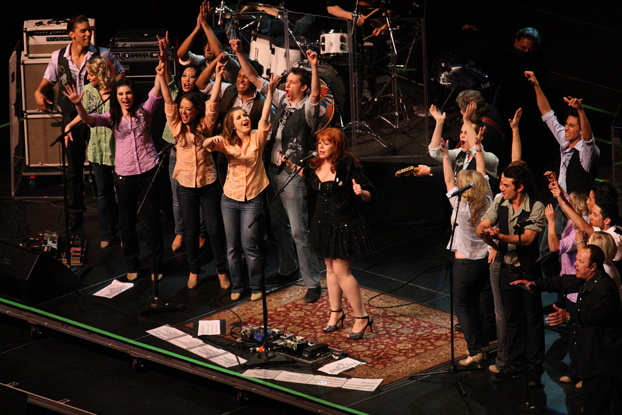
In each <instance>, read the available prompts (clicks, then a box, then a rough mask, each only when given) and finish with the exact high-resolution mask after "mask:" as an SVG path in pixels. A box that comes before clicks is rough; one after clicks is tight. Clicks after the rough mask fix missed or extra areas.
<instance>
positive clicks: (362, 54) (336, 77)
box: [214, 0, 417, 147]
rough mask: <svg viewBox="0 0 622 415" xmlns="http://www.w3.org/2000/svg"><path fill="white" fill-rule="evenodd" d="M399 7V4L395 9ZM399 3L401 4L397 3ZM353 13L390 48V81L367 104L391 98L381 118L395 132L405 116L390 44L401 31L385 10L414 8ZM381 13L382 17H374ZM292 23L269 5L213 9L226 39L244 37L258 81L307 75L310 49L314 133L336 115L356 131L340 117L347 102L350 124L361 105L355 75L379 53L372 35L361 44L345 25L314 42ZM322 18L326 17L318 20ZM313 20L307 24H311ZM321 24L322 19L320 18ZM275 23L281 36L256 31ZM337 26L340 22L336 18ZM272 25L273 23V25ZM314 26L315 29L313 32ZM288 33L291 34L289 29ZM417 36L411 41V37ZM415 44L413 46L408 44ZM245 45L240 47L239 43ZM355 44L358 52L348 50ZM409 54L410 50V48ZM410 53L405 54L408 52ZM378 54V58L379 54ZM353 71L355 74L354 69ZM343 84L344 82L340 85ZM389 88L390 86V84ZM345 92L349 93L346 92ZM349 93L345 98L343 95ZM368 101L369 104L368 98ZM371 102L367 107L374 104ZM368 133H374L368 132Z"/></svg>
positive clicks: (389, 2)
mask: <svg viewBox="0 0 622 415" xmlns="http://www.w3.org/2000/svg"><path fill="white" fill-rule="evenodd" d="M398 2H399V4H398ZM402 3H404V4H402ZM358 5H359V6H360V7H357V9H356V10H355V12H354V13H355V16H361V17H364V18H365V22H366V23H369V26H370V27H371V28H372V29H379V30H375V35H376V36H377V35H381V34H386V35H388V38H389V40H388V43H390V45H391V47H390V48H389V49H390V53H389V55H390V57H391V59H390V62H391V63H390V64H389V65H388V66H389V69H390V70H391V71H392V76H391V78H390V81H389V82H387V83H386V84H385V86H384V87H383V88H382V89H381V90H380V92H379V93H378V94H376V96H375V97H372V96H371V93H369V92H368V91H367V92H366V93H367V96H368V98H367V100H368V101H370V102H372V101H373V102H379V101H380V100H381V98H385V97H387V96H390V97H391V98H393V99H394V101H395V103H394V105H393V111H391V112H390V113H389V114H388V116H387V117H382V116H381V119H384V120H385V121H386V122H387V123H388V124H390V125H391V127H393V128H394V129H397V128H399V115H400V113H402V114H403V113H404V109H405V107H404V105H403V100H402V98H401V96H398V94H400V91H399V87H397V76H395V75H396V71H397V68H398V65H397V64H396V61H395V57H396V56H397V48H396V45H395V39H394V34H393V33H394V32H395V31H397V30H399V29H400V28H399V27H398V26H397V25H396V24H395V23H394V19H393V18H392V16H393V15H392V12H391V10H390V9H388V7H389V6H393V7H394V9H395V7H397V6H399V7H400V8H401V9H405V8H412V7H414V6H417V5H416V4H415V3H413V2H412V1H410V2H407V1H405V0H382V5H380V4H379V5H377V6H376V4H375V3H374V2H371V3H364V2H363V1H361V2H359V3H358ZM360 10H363V11H365V12H366V14H365V15H361V14H359V11H360ZM379 12H381V13H379ZM376 13H377V15H376V16H375V17H377V18H376V19H371V18H370V16H371V15H374V14H376ZM309 16H310V15H308V14H306V15H304V16H303V17H302V18H299V19H298V22H300V21H302V20H304V19H305V18H306V17H307V18H308V17H309ZM292 17H293V20H296V18H298V17H299V14H298V13H296V12H290V11H288V10H287V9H285V8H284V7H282V6H273V5H269V4H263V3H248V4H246V5H241V4H239V3H238V4H237V5H227V4H225V3H224V0H222V1H221V4H220V5H219V6H217V7H216V8H214V18H215V19H217V21H218V24H220V25H222V23H223V21H226V28H225V31H226V33H227V35H228V37H229V38H238V37H241V38H245V39H246V44H247V45H248V46H249V49H248V56H249V59H250V60H255V61H257V62H258V63H259V64H261V65H262V66H263V72H262V73H261V74H260V75H261V76H262V77H264V78H266V79H269V78H270V76H271V74H278V75H284V74H286V73H287V72H289V71H290V70H291V68H294V67H301V68H304V69H306V70H310V67H309V63H308V61H307V59H306V52H307V51H308V50H313V51H315V52H317V54H318V57H319V58H320V63H319V65H318V72H319V76H320V83H321V108H322V110H321V112H320V114H321V117H320V120H319V125H318V131H320V130H321V129H324V128H326V127H328V126H329V125H330V123H331V122H332V120H333V117H334V116H335V115H338V116H339V118H338V120H339V122H340V125H341V127H342V129H344V130H345V129H346V128H349V127H352V128H356V129H357V130H360V128H359V127H360V125H359V124H358V121H355V122H354V123H349V124H348V125H344V123H343V118H342V117H341V115H342V114H344V113H345V111H346V105H347V103H348V98H349V99H350V112H351V119H352V120H357V119H358V112H359V103H360V102H361V101H365V99H364V98H362V97H363V95H362V93H363V91H362V90H361V91H358V89H359V88H358V84H359V83H361V82H359V81H357V79H359V76H358V74H357V73H358V72H361V73H364V72H366V71H367V70H368V68H369V67H371V66H372V65H373V63H374V62H373V59H375V55H376V50H377V49H378V48H377V46H376V44H375V43H372V42H369V41H368V40H369V39H370V37H372V36H373V35H370V36H367V37H364V38H363V37H362V36H361V41H360V42H357V41H356V36H357V35H356V32H357V31H356V30H353V28H354V27H355V26H354V25H353V24H352V22H351V21H346V22H345V23H346V24H345V25H343V26H345V27H344V28H343V29H341V30H330V31H327V32H326V33H321V34H319V36H318V37H317V38H315V39H313V38H309V37H304V36H301V35H300V33H296V30H297V28H298V26H299V24H298V22H296V24H295V25H294V24H292V22H291V21H290V18H292ZM318 17H320V18H323V17H325V16H318ZM266 19H269V20H270V23H271V24H265V22H264V21H265V20H266ZM314 20H315V19H310V22H313V21H314ZM324 20H326V19H324ZM278 21H280V22H282V27H283V29H282V31H280V33H273V32H271V31H267V33H266V31H265V30H263V33H262V31H261V30H260V28H265V27H271V28H273V27H279V29H280V27H281V26H280V25H278V23H279V22H278ZM339 21H342V22H343V20H341V19H339ZM275 22H276V23H277V24H274V23H275ZM316 26H317V25H314V27H313V32H315V30H316V29H317V28H316ZM292 29H293V30H292ZM415 37H416V36H415ZM413 43H414V41H413ZM243 44H244V42H243ZM352 45H357V47H352ZM411 49H412V46H411ZM409 54H410V53H409ZM379 55H380V54H379ZM357 69H358V70H357ZM344 79H345V80H346V82H344ZM348 79H349V80H350V81H349V84H350V88H347V83H348ZM389 84H390V85H389ZM389 86H391V88H390V94H389V95H383V93H384V90H385V89H386V88H388V87H389ZM348 89H350V91H348ZM348 94H349V96H348ZM370 98H371V99H370ZM373 102H372V104H373ZM391 116H394V117H395V122H391V120H389V118H390V117H391ZM364 127H365V128H364V129H365V132H369V130H371V129H370V128H369V127H368V126H364ZM372 133H373V131H372ZM372 137H374V139H375V140H376V141H379V142H380V140H379V137H378V136H377V135H375V134H372ZM380 144H382V145H383V146H384V147H387V146H386V145H385V144H384V143H382V142H380Z"/></svg>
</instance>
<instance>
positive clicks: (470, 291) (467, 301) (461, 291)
mask: <svg viewBox="0 0 622 415" xmlns="http://www.w3.org/2000/svg"><path fill="white" fill-rule="evenodd" d="M453 271H454V305H455V306H456V316H457V317H458V321H459V322H460V325H461V326H462V333H464V339H465V340H466V343H467V348H468V349H469V356H475V355H476V354H478V353H481V352H482V347H484V346H487V345H488V341H487V336H486V322H485V321H484V311H483V309H482V305H481V303H480V301H479V295H480V293H481V292H482V288H484V284H485V283H486V280H487V279H489V278H490V277H489V271H488V258H482V259H473V260H472V259H459V258H454V267H453Z"/></svg>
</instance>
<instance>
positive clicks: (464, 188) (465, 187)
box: [450, 182, 475, 197]
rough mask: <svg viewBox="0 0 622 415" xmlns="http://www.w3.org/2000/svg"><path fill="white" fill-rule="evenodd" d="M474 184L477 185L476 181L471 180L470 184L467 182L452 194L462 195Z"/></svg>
mask: <svg viewBox="0 0 622 415" xmlns="http://www.w3.org/2000/svg"><path fill="white" fill-rule="evenodd" d="M473 186H475V183H474V182H471V183H469V184H467V185H466V186H464V187H461V188H460V189H458V190H456V191H455V192H453V193H452V194H451V195H450V196H451V197H454V196H458V195H461V194H462V193H464V192H466V191H467V190H469V189H470V188H472V187H473Z"/></svg>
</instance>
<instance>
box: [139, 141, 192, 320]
mask: <svg viewBox="0 0 622 415" xmlns="http://www.w3.org/2000/svg"><path fill="white" fill-rule="evenodd" d="M175 144H177V142H176V141H175V140H173V142H172V143H169V144H167V145H166V146H165V147H164V148H163V149H162V150H161V151H160V152H159V153H158V157H160V161H159V162H158V168H157V169H156V172H155V174H154V175H153V178H152V179H151V183H149V187H148V188H147V191H146V192H145V196H144V197H143V200H142V201H141V202H140V206H139V207H138V211H137V212H136V216H138V214H140V210H141V209H142V207H143V204H144V203H145V200H147V197H148V196H149V192H150V191H151V188H152V187H153V184H154V183H155V181H156V178H157V177H158V174H159V173H160V169H161V168H162V164H163V163H164V159H165V158H166V156H168V155H169V152H170V150H171V148H173V146H175ZM159 282H160V278H159V275H154V281H153V295H152V296H151V297H150V298H149V301H148V302H147V303H146V304H145V305H143V306H142V307H140V308H139V309H138V314H140V315H141V316H142V315H145V314H153V313H160V312H163V311H181V310H183V309H184V305H183V304H177V303H171V302H168V301H167V300H164V299H162V298H160V294H159V291H158V284H159Z"/></svg>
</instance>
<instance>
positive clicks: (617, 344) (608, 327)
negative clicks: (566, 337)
mask: <svg viewBox="0 0 622 415" xmlns="http://www.w3.org/2000/svg"><path fill="white" fill-rule="evenodd" d="M604 262H605V254H604V253H603V251H602V250H601V249H600V248H599V247H597V246H596V245H587V246H586V247H585V248H584V249H582V250H581V251H579V253H578V254H577V260H576V262H575V269H576V278H575V277H574V276H570V275H563V276H559V277H553V278H547V279H544V280H542V279H540V280H537V281H527V280H521V281H515V282H513V283H512V284H513V285H518V284H524V285H525V286H526V287H527V288H529V289H532V288H534V287H536V288H539V289H540V290H545V291H555V292H577V291H578V293H579V297H578V299H577V305H576V308H575V310H574V311H573V312H571V313H568V312H567V311H565V310H563V309H561V308H559V307H557V306H555V309H556V310H557V311H555V312H554V313H551V314H549V315H548V317H547V318H546V322H547V323H549V324H550V325H551V326H557V325H560V324H563V323H566V324H567V325H568V326H569V328H570V329H571V330H573V331H574V335H575V340H576V345H577V350H578V354H577V358H578V359H577V360H578V362H577V366H578V372H579V376H580V377H581V378H582V379H583V387H582V388H581V399H582V402H583V412H584V413H585V414H608V413H610V412H609V407H610V405H611V400H612V398H613V394H614V391H615V390H616V389H617V390H618V393H619V391H620V374H622V353H621V351H622V306H621V305H620V295H619V293H618V289H617V287H616V285H615V282H614V281H613V279H612V278H610V277H609V276H608V275H607V274H605V271H604V269H603V263H604ZM581 282H582V284H581V285H579V283H581Z"/></svg>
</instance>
